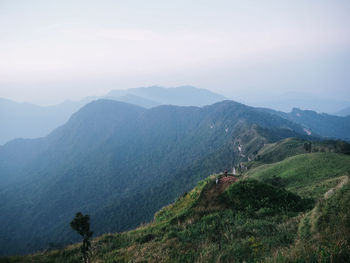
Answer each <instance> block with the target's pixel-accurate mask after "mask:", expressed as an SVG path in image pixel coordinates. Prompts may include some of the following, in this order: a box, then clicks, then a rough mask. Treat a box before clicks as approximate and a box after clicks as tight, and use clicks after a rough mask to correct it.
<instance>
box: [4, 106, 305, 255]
mask: <svg viewBox="0 0 350 263" xmlns="http://www.w3.org/2000/svg"><path fill="white" fill-rule="evenodd" d="M288 137H299V138H310V136H308V135H307V134H306V132H305V131H304V128H303V127H302V126H301V125H299V124H295V123H293V122H291V121H289V120H286V119H284V118H282V117H280V116H277V115H276V114H270V113H268V112H265V111H262V110H260V109H256V108H252V107H248V106H245V105H243V104H240V103H236V102H233V101H223V102H220V103H216V104H214V105H210V106H205V107H202V108H200V107H179V106H159V107H155V108H151V109H145V108H142V107H138V106H135V105H131V104H126V103H122V102H117V101H112V100H98V101H94V102H91V103H89V104H88V105H86V106H85V107H83V108H82V109H80V110H79V111H78V112H77V113H75V114H73V116H72V117H71V118H70V120H69V121H68V122H67V123H66V124H65V125H63V126H61V127H59V128H58V129H56V130H55V131H53V132H52V133H51V134H50V135H48V136H46V137H43V138H40V139H31V140H30V139H17V140H13V141H11V142H10V143H7V144H5V145H4V146H1V147H0V175H1V176H0V198H1V203H0V209H1V211H2V213H1V215H0V224H1V225H2V227H1V229H0V236H1V237H2V238H1V241H0V242H1V243H0V248H1V251H0V253H1V254H2V255H4V254H17V253H27V252H32V251H35V250H37V249H44V248H46V247H47V246H48V244H50V243H69V242H74V241H76V240H77V239H76V237H75V236H74V235H73V234H72V232H71V230H70V229H69V225H68V224H67V222H69V220H70V219H71V217H72V215H74V213H75V212H76V211H82V212H84V213H89V214H90V215H91V219H92V229H94V231H95V234H97V235H98V234H101V233H106V232H115V231H123V230H127V229H130V228H133V227H135V226H137V225H139V224H140V223H142V222H146V221H149V220H151V219H152V218H153V214H154V213H155V212H156V211H157V210H158V209H160V208H161V207H163V206H164V205H166V204H169V203H170V202H172V201H173V200H174V199H175V198H176V197H178V196H179V195H180V194H182V193H183V192H185V191H188V190H190V189H191V188H192V187H193V186H194V185H195V184H196V183H197V182H198V180H200V179H202V178H205V177H206V176H207V175H208V174H210V173H213V172H216V171H222V170H223V169H225V168H226V169H231V168H232V167H233V165H235V164H237V163H239V162H241V161H248V160H249V159H253V158H255V156H256V154H257V152H258V151H259V149H261V148H262V147H263V146H264V145H265V144H266V143H270V142H276V141H279V140H281V139H284V138H288Z"/></svg>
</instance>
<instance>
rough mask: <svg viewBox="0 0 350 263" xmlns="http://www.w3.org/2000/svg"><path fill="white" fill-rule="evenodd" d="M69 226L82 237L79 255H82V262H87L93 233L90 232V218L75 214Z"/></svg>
mask: <svg viewBox="0 0 350 263" xmlns="http://www.w3.org/2000/svg"><path fill="white" fill-rule="evenodd" d="M70 226H71V227H72V228H73V229H74V230H75V231H77V232H78V233H79V235H81V236H82V237H83V245H82V247H81V253H82V254H83V259H84V262H85V263H87V262H88V261H89V250H90V248H91V242H90V240H89V239H90V237H91V236H92V234H93V232H92V231H90V217H89V215H83V214H82V213H80V212H78V213H76V215H75V217H74V219H73V220H72V221H71V222H70Z"/></svg>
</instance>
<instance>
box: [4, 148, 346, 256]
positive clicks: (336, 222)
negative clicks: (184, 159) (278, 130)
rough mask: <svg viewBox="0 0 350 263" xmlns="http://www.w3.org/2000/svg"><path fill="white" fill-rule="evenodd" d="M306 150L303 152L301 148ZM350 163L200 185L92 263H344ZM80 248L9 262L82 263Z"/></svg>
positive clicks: (322, 160)
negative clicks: (80, 261)
mask: <svg viewBox="0 0 350 263" xmlns="http://www.w3.org/2000/svg"><path fill="white" fill-rule="evenodd" d="M301 147H303V145H302V144H301ZM349 172H350V156H347V155H344V154H337V153H308V154H299V155H296V156H292V157H288V158H286V159H285V160H283V161H280V162H276V163H271V164H261V165H260V166H259V167H255V168H252V169H251V170H249V171H248V173H247V174H246V175H244V176H243V178H242V179H240V180H238V181H237V182H234V181H232V182H230V183H227V184H225V183H221V184H220V183H219V184H218V185H216V184H215V178H216V175H212V176H210V177H208V178H207V179H205V180H203V181H201V182H200V183H198V185H197V186H196V187H195V188H194V189H193V190H192V191H190V192H188V193H185V194H183V195H182V196H181V197H179V198H178V199H177V200H176V201H175V202H174V203H173V204H171V205H169V206H167V207H164V208H163V209H161V210H160V211H159V212H158V213H156V215H155V217H154V220H153V222H151V223H150V224H147V225H142V226H140V227H139V228H137V229H135V230H132V231H129V232H122V233H116V234H107V235H102V236H100V237H98V238H96V239H94V240H93V242H92V258H91V259H92V261H93V262H346V261H344V260H346V259H348V258H349V256H350V249H349V248H350V239H349V237H350V213H349V210H348V204H349V203H350V183H349ZM78 255H79V249H78V246H77V245H72V246H69V247H67V248H65V249H61V250H55V251H50V252H47V253H38V254H34V255H31V256H25V257H11V258H7V259H4V261H3V262H23V261H26V262H79V256H78Z"/></svg>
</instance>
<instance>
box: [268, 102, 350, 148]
mask: <svg viewBox="0 0 350 263" xmlns="http://www.w3.org/2000/svg"><path fill="white" fill-rule="evenodd" d="M262 110H265V111H266V112H269V113H271V114H275V115H278V116H280V117H282V118H285V119H287V120H290V121H293V122H295V123H298V124H300V125H301V126H302V127H304V129H305V131H306V132H307V133H309V134H310V135H312V134H318V135H320V136H322V137H325V138H331V139H342V140H346V141H348V142H350V132H349V131H350V116H346V117H342V116H334V115H329V114H326V113H321V114H320V113H317V112H315V111H312V110H301V109H298V108H293V110H292V111H291V112H289V113H285V112H281V111H275V110H271V109H262Z"/></svg>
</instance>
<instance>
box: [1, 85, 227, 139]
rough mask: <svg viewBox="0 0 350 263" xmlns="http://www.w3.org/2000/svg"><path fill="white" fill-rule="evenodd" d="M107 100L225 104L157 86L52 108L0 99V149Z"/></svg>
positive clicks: (205, 94)
mask: <svg viewBox="0 0 350 263" xmlns="http://www.w3.org/2000/svg"><path fill="white" fill-rule="evenodd" d="M100 98H108V99H113V100H118V101H122V102H127V103H131V104H135V105H138V106H141V107H145V108H151V107H155V106H159V105H178V106H204V105H209V104H213V103H215V102H219V101H222V100H225V99H226V98H225V97H224V96H221V95H219V94H216V93H213V92H211V91H208V90H205V89H198V88H194V87H191V86H180V87H176V88H163V87H158V86H152V87H145V88H134V89H127V90H113V91H111V92H109V93H108V94H107V95H105V96H102V97H87V98H85V99H83V100H81V101H67V102H64V103H61V104H58V105H54V106H45V107H43V106H37V105H33V104H29V103H17V102H14V101H10V100H6V99H0V127H2V130H1V133H0V145H1V144H4V143H6V142H8V141H10V140H13V139H16V138H39V137H43V136H46V135H48V134H49V133H50V132H51V131H53V130H54V129H55V128H57V127H59V126H61V125H63V124H64V123H65V122H67V121H68V119H69V118H70V116H71V115H72V114H73V113H74V112H76V111H77V110H79V109H80V108H81V107H82V106H84V105H86V104H87V103H89V102H91V101H93V100H96V99H100Z"/></svg>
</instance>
